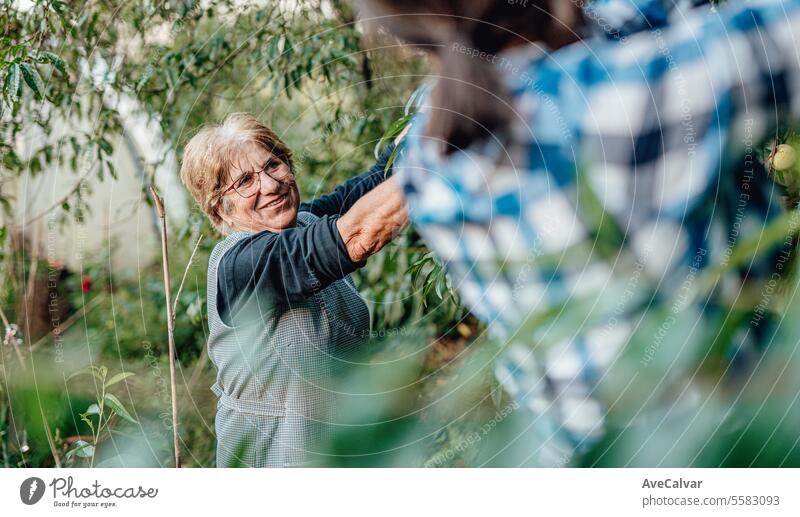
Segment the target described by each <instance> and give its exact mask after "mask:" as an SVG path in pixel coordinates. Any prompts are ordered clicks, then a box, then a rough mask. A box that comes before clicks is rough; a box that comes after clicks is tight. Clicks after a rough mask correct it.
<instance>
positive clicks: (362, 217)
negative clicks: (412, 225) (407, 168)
mask: <svg viewBox="0 0 800 517" xmlns="http://www.w3.org/2000/svg"><path fill="white" fill-rule="evenodd" d="M403 134H404V133H401V135H403ZM398 138H399V137H398ZM406 225H408V212H407V211H406V203H405V198H404V197H403V191H402V189H401V188H400V186H399V185H398V184H397V182H396V181H395V179H394V178H389V179H388V180H386V181H384V182H383V183H381V184H380V185H378V186H377V187H375V188H374V189H372V190H371V191H370V192H369V193H367V194H365V195H364V196H363V197H362V198H361V199H359V200H358V201H356V203H355V204H354V205H353V206H352V207H351V208H350V210H348V211H347V213H346V214H344V215H343V216H342V217H340V218H339V219H338V220H337V221H336V227H337V229H338V230H339V234H340V235H341V236H342V241H344V244H345V247H346V248H347V253H348V254H349V255H350V259H351V260H353V261H354V262H362V261H364V260H366V259H367V258H368V257H369V256H371V255H374V254H375V253H377V252H378V251H380V250H381V248H383V247H384V246H385V245H386V244H387V243H389V242H390V241H391V240H392V239H394V238H395V237H396V236H397V235H398V234H399V233H400V231H401V230H402V229H403V228H405V227H406Z"/></svg>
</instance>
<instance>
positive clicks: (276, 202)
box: [258, 192, 289, 210]
mask: <svg viewBox="0 0 800 517" xmlns="http://www.w3.org/2000/svg"><path fill="white" fill-rule="evenodd" d="M288 197H289V193H288V192H287V193H286V194H283V195H281V196H280V197H278V198H277V199H275V200H274V201H270V202H269V203H267V204H266V205H263V206H260V207H259V208H258V209H259V210H261V209H262V208H275V207H277V206H280V205H281V204H282V203H283V202H284V201H286V199H287V198H288Z"/></svg>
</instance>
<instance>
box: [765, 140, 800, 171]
mask: <svg viewBox="0 0 800 517" xmlns="http://www.w3.org/2000/svg"><path fill="white" fill-rule="evenodd" d="M771 161H772V167H773V168H774V169H775V170H776V171H785V170H788V169H791V168H792V167H793V166H794V164H795V163H797V151H795V150H794V147H792V146H791V145H788V144H781V145H779V146H778V147H776V148H775V151H773V153H772V160H771Z"/></svg>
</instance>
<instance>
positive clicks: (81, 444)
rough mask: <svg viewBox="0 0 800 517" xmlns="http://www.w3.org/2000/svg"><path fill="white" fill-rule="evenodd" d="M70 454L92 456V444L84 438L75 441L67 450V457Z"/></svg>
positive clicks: (81, 456) (70, 455)
mask: <svg viewBox="0 0 800 517" xmlns="http://www.w3.org/2000/svg"><path fill="white" fill-rule="evenodd" d="M72 456H78V457H79V458H91V457H92V456H94V445H92V444H91V443H89V442H87V441H84V440H78V441H77V442H75V445H74V447H73V448H72V449H71V450H70V451H68V452H67V458H71V457H72Z"/></svg>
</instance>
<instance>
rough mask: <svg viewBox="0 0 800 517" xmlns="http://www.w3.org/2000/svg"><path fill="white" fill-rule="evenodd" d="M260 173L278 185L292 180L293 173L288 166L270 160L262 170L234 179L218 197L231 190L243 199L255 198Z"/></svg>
mask: <svg viewBox="0 0 800 517" xmlns="http://www.w3.org/2000/svg"><path fill="white" fill-rule="evenodd" d="M261 173H264V174H266V175H267V176H269V177H270V178H272V179H273V180H275V181H277V182H278V183H288V182H289V181H291V180H292V179H293V178H294V173H293V172H292V171H291V169H290V168H289V166H288V165H286V164H285V163H284V162H283V161H282V160H280V159H278V158H270V160H269V161H268V162H267V164H266V165H265V166H264V168H263V169H261V170H259V171H250V172H245V173H244V174H242V175H241V176H239V177H238V178H236V179H235V180H234V181H233V183H231V184H230V185H229V186H228V188H226V189H225V190H223V191H222V192H221V193H220V197H222V196H224V195H225V194H227V193H228V192H230V191H231V190H234V191H236V193H237V194H239V195H240V196H242V197H243V198H249V197H253V196H255V195H256V194H257V193H258V192H259V191H260V190H261Z"/></svg>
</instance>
